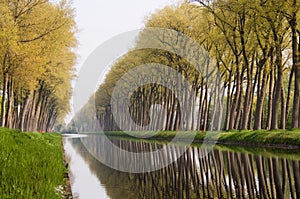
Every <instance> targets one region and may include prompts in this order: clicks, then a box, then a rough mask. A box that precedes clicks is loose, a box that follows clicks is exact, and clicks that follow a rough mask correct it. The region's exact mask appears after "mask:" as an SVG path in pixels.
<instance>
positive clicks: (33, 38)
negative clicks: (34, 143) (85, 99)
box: [0, 0, 77, 131]
mask: <svg viewBox="0 0 300 199" xmlns="http://www.w3.org/2000/svg"><path fill="white" fill-rule="evenodd" d="M75 32H76V24H75V22H74V11H73V9H72V8H71V5H70V3H69V2H68V1H65V0H61V1H57V2H53V1H48V0H1V1H0V64H1V67H0V70H1V72H0V84H1V99H2V105H1V125H2V127H9V128H17V129H21V130H26V131H51V130H53V126H54V125H55V123H56V121H58V120H62V119H63V118H64V116H65V115H66V114H67V113H68V112H69V108H70V107H69V100H70V96H71V85H70V84H71V83H70V81H71V79H72V78H73V76H74V71H73V66H74V64H75V59H76V56H75V54H74V52H73V48H74V47H76V43H77V41H76V38H75Z"/></svg>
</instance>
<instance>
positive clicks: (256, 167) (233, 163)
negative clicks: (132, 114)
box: [69, 136, 300, 199]
mask: <svg viewBox="0 0 300 199" xmlns="http://www.w3.org/2000/svg"><path fill="white" fill-rule="evenodd" d="M101 139H102V138H101V136H88V137H86V138H81V140H80V139H78V138H77V139H69V141H70V142H72V145H73V146H74V148H75V149H76V151H77V152H78V153H79V154H80V155H81V156H82V157H83V158H84V160H85V161H86V162H87V164H88V165H89V167H90V168H91V170H92V172H93V173H94V174H95V175H96V176H97V177H98V179H99V180H100V182H101V184H103V186H104V187H105V189H106V191H107V194H108V196H109V197H110V198H112V199H119V198H125V199H126V198H128V199H129V198H130V199H133V198H147V199H148V198H292V199H296V198H300V168H299V167H300V162H299V153H298V154H297V153H296V154H295V155H290V156H288V158H287V157H285V156H284V155H281V156H280V157H278V156H276V155H274V154H270V155H265V154H263V155H262V153H260V155H259V154H254V153H249V152H247V153H242V152H235V151H234V150H228V149H227V150H223V149H214V150H213V151H212V152H211V153H209V154H208V155H207V156H204V157H203V154H205V153H206V152H207V151H206V149H205V148H199V147H188V148H187V147H186V146H182V145H174V146H173V147H172V150H170V149H169V151H167V152H166V153H165V156H168V155H170V156H173V157H175V158H178V159H177V161H175V162H173V163H172V164H170V165H168V166H167V167H165V168H163V169H160V170H158V171H154V172H145V173H141V174H134V173H125V172H120V171H117V170H114V169H111V168H109V167H107V166H105V165H103V164H102V163H100V162H99V161H98V160H97V159H96V158H98V159H99V158H100V159H103V158H105V159H106V160H108V159H109V161H111V162H115V164H120V165H123V166H124V165H127V167H132V168H134V167H135V166H137V165H138V166H140V164H139V163H138V162H139V160H137V159H126V157H122V158H119V157H120V156H122V155H123V154H120V152H119V151H113V150H111V149H110V148H105V147H107V145H106V144H105V143H101ZM81 141H82V142H81ZM112 142H113V143H114V144H115V145H116V146H119V147H122V148H123V149H125V150H128V151H132V152H142V151H152V150H157V149H158V148H161V147H163V145H164V144H161V143H160V144H159V143H149V142H141V141H130V140H118V139H113V140H112ZM82 143H84V144H82ZM85 146H88V148H89V150H91V149H92V150H93V152H92V154H93V155H94V156H98V157H96V158H95V157H93V156H92V155H90V154H89V153H86V150H87V149H86V148H85ZM182 150H186V152H185V153H184V155H183V156H181V157H179V155H178V154H180V152H181V151H182ZM117 157H118V158H117ZM164 159H165V157H163V156H157V157H151V159H150V160H149V161H150V162H149V163H150V164H156V163H158V162H163V161H164ZM120 161H123V163H120ZM124 163H125V164H124Z"/></svg>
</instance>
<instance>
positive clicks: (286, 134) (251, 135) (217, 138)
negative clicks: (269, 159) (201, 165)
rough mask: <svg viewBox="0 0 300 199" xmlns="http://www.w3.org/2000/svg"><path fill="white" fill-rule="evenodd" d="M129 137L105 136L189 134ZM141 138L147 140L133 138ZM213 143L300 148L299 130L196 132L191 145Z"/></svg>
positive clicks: (165, 134)
mask: <svg viewBox="0 0 300 199" xmlns="http://www.w3.org/2000/svg"><path fill="white" fill-rule="evenodd" d="M130 134H131V135H133V136H130V135H128V134H126V132H121V131H110V132H105V135H107V136H111V137H119V138H126V139H141V140H165V141H170V140H172V139H173V138H174V137H175V136H176V135H177V138H178V140H182V141H184V140H187V139H190V137H191V132H184V131H161V132H158V133H155V135H152V134H153V132H130ZM141 135H142V136H143V137H149V138H135V136H137V137H138V136H141ZM204 140H205V141H206V142H213V143H217V144H222V145H237V146H248V147H252V146H255V147H271V148H284V149H289V148H290V149H299V148H300V129H293V130H273V131H268V130H259V131H250V130H247V131H246V130H245V131H222V132H196V136H195V138H194V141H193V143H194V144H195V143H201V142H203V141H204Z"/></svg>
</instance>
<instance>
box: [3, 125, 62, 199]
mask: <svg viewBox="0 0 300 199" xmlns="http://www.w3.org/2000/svg"><path fill="white" fill-rule="evenodd" d="M61 139H62V138H61V135H58V134H40V133H21V132H19V131H16V130H9V129H4V128H0V198H40V199H43V198H45V199H52V198H61V196H60V195H59V194H58V191H56V189H57V188H58V187H59V185H63V184H64V173H65V171H66V168H65V167H64V165H63V156H62V153H63V149H62V144H61Z"/></svg>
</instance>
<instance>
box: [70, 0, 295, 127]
mask: <svg viewBox="0 0 300 199" xmlns="http://www.w3.org/2000/svg"><path fill="white" fill-rule="evenodd" d="M299 8H300V5H299V1H296V0H288V1H282V0H274V1H259V0H255V1H253V0H251V1H250V0H244V1H233V0H215V1H196V2H194V3H188V2H186V3H183V4H181V5H178V6H168V7H165V8H164V9H162V10H159V11H157V12H156V13H154V14H153V15H151V16H150V17H149V18H148V19H147V22H146V24H145V27H146V28H149V27H156V28H165V29H172V30H175V31H178V32H180V33H182V34H184V35H187V36H188V37H190V38H192V39H193V40H195V41H197V42H198V43H199V44H200V45H201V46H202V48H203V49H204V50H205V51H206V52H207V53H208V55H209V57H210V58H209V59H210V61H209V66H200V68H201V67H202V69H199V66H198V68H197V66H195V65H193V64H192V63H189V62H188V60H187V59H186V57H182V56H180V55H178V54H176V53H172V52H169V51H166V50H159V49H157V50H154V49H139V48H138V47H139V46H141V45H143V44H145V43H147V42H149V38H148V37H147V36H145V31H146V30H145V31H142V32H141V33H140V35H139V37H138V39H137V42H136V47H137V49H132V50H131V51H130V52H128V53H127V54H126V55H124V56H123V57H121V58H120V59H118V60H117V61H116V62H115V63H114V65H113V67H112V68H111V70H110V72H109V73H108V74H107V76H106V78H105V81H104V82H103V83H102V84H101V85H100V87H99V89H98V90H97V92H96V94H95V96H93V97H92V98H91V100H90V102H89V103H88V104H86V106H85V107H84V108H83V109H82V111H81V112H80V113H78V114H77V116H76V117H75V121H77V122H78V127H79V130H91V129H95V128H96V127H97V126H98V125H97V123H99V124H100V126H101V127H102V128H103V129H104V130H119V129H122V130H141V129H143V128H142V126H145V125H148V127H149V129H148V130H156V129H155V127H158V126H162V128H160V129H161V130H178V129H184V130H219V129H223V130H236V129H262V128H263V129H286V128H299V127H300V117H299V113H300V111H299V110H300V109H299V107H300V42H299V40H300V26H299V24H298V22H299ZM169 37H170V35H168V34H163V35H159V36H157V38H155V37H153V38H151V39H150V42H153V43H161V44H162V45H166V43H167V45H169V46H171V47H174V48H176V47H177V46H178V45H180V46H182V48H186V50H187V52H188V53H189V56H192V57H194V58H196V59H199V62H201V56H200V54H201V52H199V51H198V52H195V51H197V50H198V49H197V48H195V49H193V46H191V45H190V46H189V44H183V43H182V41H180V36H178V41H176V40H175V41H176V42H174V38H169ZM138 49H139V50H138ZM147 63H159V64H164V65H167V66H169V67H171V68H172V69H173V70H176V71H177V72H178V73H179V74H180V77H175V76H174V78H169V77H168V82H171V84H172V85H173V87H172V88H166V87H164V86H163V85H160V84H159V83H157V84H155V83H149V84H144V85H143V81H142V78H144V77H145V76H143V75H144V74H143V73H141V74H140V75H137V76H135V77H132V78H133V79H141V84H140V85H141V86H140V87H139V88H137V89H136V90H135V91H134V92H133V93H130V94H131V96H128V99H129V106H128V107H127V108H128V110H122V104H121V105H118V100H119V99H118V97H116V96H115V95H114V96H113V90H114V89H115V87H116V84H117V83H118V81H119V80H121V79H122V77H123V76H124V75H125V74H126V73H127V72H128V71H130V70H131V69H133V68H135V67H136V66H139V65H142V64H147ZM199 64H201V63H199ZM99 67H105V66H99ZM162 70H163V69H162ZM156 73H157V74H159V73H164V74H171V73H170V71H156ZM184 79H186V80H187V81H188V83H189V89H188V91H187V92H182V93H181V95H180V96H178V95H176V94H175V93H174V90H175V88H176V87H177V86H178V83H179V82H183V81H184ZM153 80H155V78H153ZM128 86H130V85H128ZM125 87H126V85H125ZM120 95H122V96H123V97H124V93H120ZM125 95H126V94H125ZM127 95H129V93H127ZM112 96H113V97H112ZM122 96H121V97H122ZM94 99H95V100H94ZM116 104H117V105H116ZM153 105H155V106H153ZM93 106H96V116H94V115H93V114H92V112H91V111H90V110H92V109H93V108H92V107H93ZM112 106H116V107H118V106H119V108H117V109H118V110H117V112H118V114H114V115H113V114H112ZM116 107H115V108H116ZM123 108H124V107H123ZM161 110H165V111H161ZM182 110H184V111H182ZM126 111H128V112H129V113H130V114H127V115H124V114H123V113H122V112H126ZM118 117H121V118H118ZM88 118H89V119H88ZM116 119H117V120H119V121H121V122H119V123H118V124H117V123H116ZM130 120H133V121H134V122H135V123H136V124H137V125H132V123H131V122H130ZM158 123H159V124H158ZM138 126H140V128H139V127H138Z"/></svg>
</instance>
